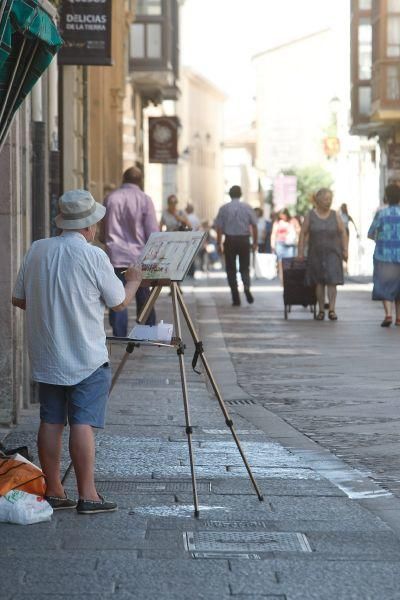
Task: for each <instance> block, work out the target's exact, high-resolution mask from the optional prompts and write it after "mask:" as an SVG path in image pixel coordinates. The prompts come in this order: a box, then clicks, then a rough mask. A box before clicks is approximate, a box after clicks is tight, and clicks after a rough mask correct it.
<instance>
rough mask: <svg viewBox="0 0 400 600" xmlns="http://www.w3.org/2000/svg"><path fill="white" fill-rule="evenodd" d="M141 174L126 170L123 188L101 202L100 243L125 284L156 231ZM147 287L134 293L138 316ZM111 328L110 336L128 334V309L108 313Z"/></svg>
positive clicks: (152, 316)
mask: <svg viewBox="0 0 400 600" xmlns="http://www.w3.org/2000/svg"><path fill="white" fill-rule="evenodd" d="M141 183H142V172H141V170H140V169H138V168H137V167H131V168H130V169H127V170H126V171H125V173H124V174H123V178H122V186H121V187H120V188H118V189H117V190H115V191H113V192H111V193H110V194H109V195H108V196H107V197H106V199H105V201H104V206H105V207H106V208H107V212H106V215H105V217H104V228H103V232H102V235H101V237H100V241H102V242H103V243H104V244H105V246H106V250H107V254H108V256H109V258H110V261H111V264H112V265H113V267H114V270H115V273H116V275H117V276H118V277H119V278H120V279H121V281H122V283H123V284H124V285H125V277H124V273H123V272H124V271H126V269H127V268H128V267H129V265H131V264H132V263H134V262H135V261H136V260H137V259H138V258H139V256H140V254H141V252H142V250H143V248H144V246H145V244H146V242H147V240H148V239H149V237H150V234H151V233H153V232H154V231H159V227H158V223H157V219H156V213H155V210H154V205H153V202H152V200H151V198H150V197H149V196H147V195H146V194H145V193H144V192H143V191H142V189H141V187H140V186H141ZM149 294H150V291H149V288H145V287H142V288H139V289H138V291H137V292H136V312H137V316H139V315H140V312H141V310H142V308H143V306H144V305H145V304H146V301H147V298H148V297H149ZM155 322H156V314H155V311H154V310H152V312H151V313H150V315H149V317H148V319H147V321H146V324H147V325H155ZM110 325H111V327H112V329H113V335H115V336H117V337H126V336H127V335H128V310H127V309H126V310H124V311H120V312H114V311H112V310H110Z"/></svg>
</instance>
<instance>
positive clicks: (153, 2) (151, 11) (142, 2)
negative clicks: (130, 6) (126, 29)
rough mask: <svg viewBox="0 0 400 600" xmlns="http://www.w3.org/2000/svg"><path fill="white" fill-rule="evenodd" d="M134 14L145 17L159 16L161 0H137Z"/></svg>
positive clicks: (160, 13)
mask: <svg viewBox="0 0 400 600" xmlns="http://www.w3.org/2000/svg"><path fill="white" fill-rule="evenodd" d="M136 14H137V15H139V16H147V17H159V16H161V15H162V0H137V4H136Z"/></svg>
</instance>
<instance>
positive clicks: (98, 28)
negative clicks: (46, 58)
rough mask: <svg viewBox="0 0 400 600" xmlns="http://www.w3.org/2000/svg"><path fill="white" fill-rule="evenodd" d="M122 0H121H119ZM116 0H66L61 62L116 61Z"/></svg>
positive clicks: (63, 11) (83, 63)
mask: <svg viewBox="0 0 400 600" xmlns="http://www.w3.org/2000/svg"><path fill="white" fill-rule="evenodd" d="M119 1H120V0H119ZM111 2H112V0H62V3H61V8H60V25H59V29H60V33H61V36H62V38H63V40H64V46H63V47H62V48H61V50H60V52H59V53H58V62H59V64H60V65H105V66H109V65H112V57H111V23H112V19H111Z"/></svg>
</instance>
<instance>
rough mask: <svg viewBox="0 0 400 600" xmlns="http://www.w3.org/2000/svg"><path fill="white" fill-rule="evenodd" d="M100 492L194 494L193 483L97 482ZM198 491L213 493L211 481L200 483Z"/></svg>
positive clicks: (198, 483)
mask: <svg viewBox="0 0 400 600" xmlns="http://www.w3.org/2000/svg"><path fill="white" fill-rule="evenodd" d="M96 486H97V488H98V490H99V491H100V492H116V493H118V492H119V493H121V494H126V493H129V492H150V493H152V494H156V493H161V492H192V482H191V481H159V480H157V481H116V480H111V481H96ZM197 491H198V492H202V493H209V492H211V482H210V481H198V482H197Z"/></svg>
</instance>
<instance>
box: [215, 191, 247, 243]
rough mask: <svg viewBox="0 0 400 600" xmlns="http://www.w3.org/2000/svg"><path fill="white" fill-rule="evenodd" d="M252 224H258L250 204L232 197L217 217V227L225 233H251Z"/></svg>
mask: <svg viewBox="0 0 400 600" xmlns="http://www.w3.org/2000/svg"><path fill="white" fill-rule="evenodd" d="M250 225H257V217H256V213H255V212H254V210H253V209H252V208H251V206H250V205H249V204H246V203H245V202H240V200H239V198H232V200H231V201H230V202H228V203H227V204H224V205H223V206H221V208H220V209H219V211H218V214H217V218H216V219H215V227H219V228H221V229H222V233H224V234H225V235H250Z"/></svg>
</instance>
